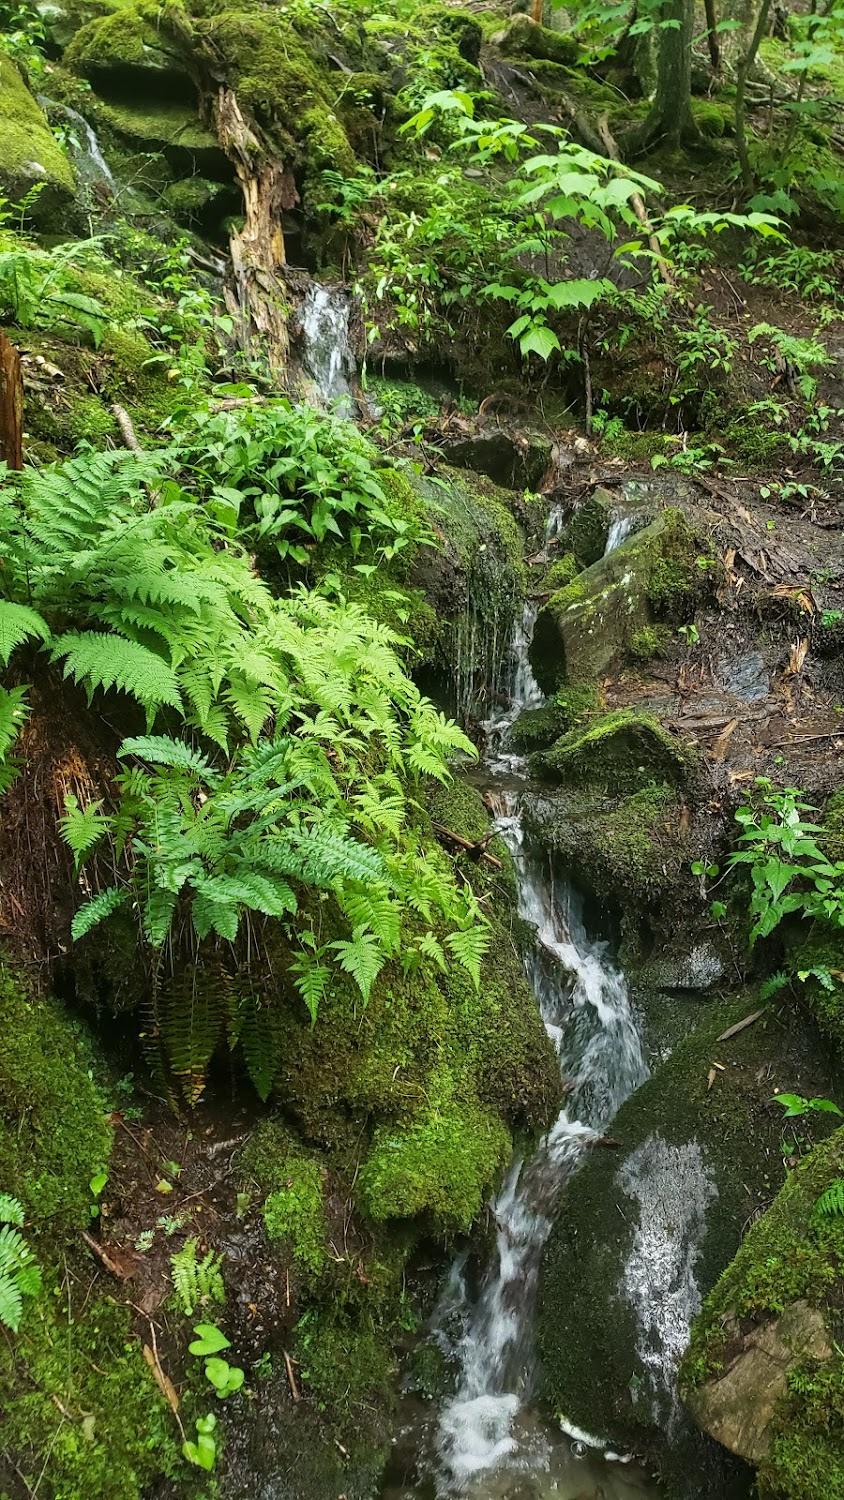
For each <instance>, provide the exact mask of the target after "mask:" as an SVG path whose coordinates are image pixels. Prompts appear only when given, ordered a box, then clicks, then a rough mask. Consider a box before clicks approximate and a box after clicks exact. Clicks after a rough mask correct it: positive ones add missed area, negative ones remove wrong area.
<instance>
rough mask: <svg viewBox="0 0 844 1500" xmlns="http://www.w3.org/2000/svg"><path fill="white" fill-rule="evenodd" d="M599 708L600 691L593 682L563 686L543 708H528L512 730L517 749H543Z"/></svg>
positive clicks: (511, 733)
mask: <svg viewBox="0 0 844 1500" xmlns="http://www.w3.org/2000/svg"><path fill="white" fill-rule="evenodd" d="M597 707H598V690H597V688H595V687H593V685H592V684H591V683H583V684H581V685H579V686H574V687H565V688H559V689H558V690H557V692H556V693H555V694H554V696H553V697H552V698H550V699H549V701H548V702H547V703H544V704H543V705H542V707H541V708H525V709H523V710H522V712H521V713H520V714H519V717H518V719H517V720H516V722H515V724H514V725H513V727H512V729H511V730H510V744H511V745H512V746H513V748H514V750H519V751H521V752H522V753H528V752H530V751H532V750H543V749H545V748H546V747H547V746H548V745H551V744H553V742H554V740H556V739H559V737H560V735H562V734H565V733H566V731H567V730H570V729H573V728H574V726H575V725H576V724H579V723H580V722H581V721H582V720H583V719H585V718H586V716H587V715H588V714H590V713H593V712H594V711H595V709H596V708H597Z"/></svg>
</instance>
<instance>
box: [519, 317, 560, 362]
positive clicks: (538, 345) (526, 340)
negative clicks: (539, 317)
mask: <svg viewBox="0 0 844 1500" xmlns="http://www.w3.org/2000/svg"><path fill="white" fill-rule="evenodd" d="M519 348H520V349H521V351H522V354H523V355H525V356H527V355H528V354H538V355H539V358H540V359H550V357H551V355H552V354H553V353H554V351H555V349H559V348H560V340H559V339H558V338H557V335H556V333H554V332H553V330H552V329H550V328H547V327H545V326H544V325H541V324H540V325H536V326H534V327H533V328H531V329H530V330H529V331H528V332H527V333H525V334H523V335H522V337H521V338H520V339H519Z"/></svg>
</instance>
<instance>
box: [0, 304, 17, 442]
mask: <svg viewBox="0 0 844 1500" xmlns="http://www.w3.org/2000/svg"><path fill="white" fill-rule="evenodd" d="M0 461H2V462H3V463H5V464H8V466H9V468H10V469H22V468H23V376H22V374H21V359H20V355H19V354H18V351H17V349H16V348H15V347H14V345H13V344H10V342H9V340H8V339H7V337H6V335H5V333H0Z"/></svg>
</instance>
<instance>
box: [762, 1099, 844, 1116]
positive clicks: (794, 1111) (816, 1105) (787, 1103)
mask: <svg viewBox="0 0 844 1500" xmlns="http://www.w3.org/2000/svg"><path fill="white" fill-rule="evenodd" d="M773 1103H774V1104H781V1105H782V1107H783V1109H784V1110H785V1114H784V1116H783V1118H784V1119H786V1120H791V1119H795V1118H796V1117H797V1116H799V1115H810V1114H827V1115H841V1116H842V1118H844V1114H842V1111H841V1110H840V1109H839V1108H838V1105H837V1104H835V1103H834V1102H833V1100H832V1099H820V1098H815V1099H804V1097H803V1095H802V1094H774V1096H773Z"/></svg>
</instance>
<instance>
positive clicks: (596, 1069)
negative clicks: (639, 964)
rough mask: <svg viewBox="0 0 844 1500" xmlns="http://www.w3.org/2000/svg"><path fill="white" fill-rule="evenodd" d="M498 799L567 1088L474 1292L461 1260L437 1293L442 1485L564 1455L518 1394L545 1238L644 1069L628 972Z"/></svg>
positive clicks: (522, 1164)
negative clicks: (570, 1184)
mask: <svg viewBox="0 0 844 1500" xmlns="http://www.w3.org/2000/svg"><path fill="white" fill-rule="evenodd" d="M497 802H498V807H499V813H498V816H497V818H496V827H497V829H498V831H499V833H500V834H501V836H502V837H503V838H504V839H505V841H506V843H507V844H508V847H509V848H510V851H511V853H512V855H513V859H514V862H515V866H516V871H517V876H518V889H519V915H520V916H521V917H523V918H524V919H525V920H526V921H528V922H530V923H532V924H533V925H534V926H535V928H536V934H537V936H536V944H535V947H534V951H533V953H532V954H531V956H530V958H529V961H528V965H527V968H528V975H529V978H530V980H531V982H532V984H533V987H534V990H535V993H536V996H537V999H538V1002H539V1005H540V1009H541V1013H542V1018H543V1021H544V1022H545V1027H546V1030H547V1032H548V1035H549V1037H550V1038H551V1040H552V1041H553V1043H554V1045H555V1048H556V1049H557V1052H558V1055H559V1058H560V1068H561V1071H562V1073H563V1076H564V1078H565V1079H566V1081H567V1083H568V1084H569V1087H570V1090H571V1092H570V1094H569V1100H568V1102H567V1105H566V1108H565V1109H563V1110H562V1112H561V1113H560V1115H559V1117H558V1119H557V1120H556V1121H555V1123H554V1125H553V1126H552V1128H551V1129H550V1131H549V1132H548V1134H547V1135H546V1136H545V1137H544V1138H543V1140H542V1141H540V1143H539V1146H538V1147H537V1149H536V1151H535V1153H534V1155H533V1156H532V1157H530V1158H529V1159H528V1160H520V1159H517V1160H516V1161H514V1162H513V1164H512V1166H511V1168H510V1171H509V1173H508V1176H507V1178H506V1181H505V1182H504V1185H503V1187H502V1189H501V1191H500V1192H499V1194H498V1196H497V1198H496V1199H495V1202H494V1203H493V1205H492V1216H493V1220H494V1222H495V1224H496V1226H497V1234H496V1252H495V1256H494V1258H493V1261H492V1263H491V1265H490V1266H489V1267H488V1270H487V1273H486V1276H485V1278H484V1280H483V1283H482V1286H481V1289H480V1292H479V1293H478V1295H477V1296H476V1297H475V1298H474V1299H473V1298H472V1296H471V1295H470V1293H469V1291H468V1289H467V1285H466V1279H465V1267H464V1265H463V1263H462V1261H460V1260H458V1262H457V1263H456V1264H455V1266H454V1267H453V1268H452V1273H451V1276H450V1278H449V1280H448V1282H447V1284H446V1287H445V1290H444V1292H443V1294H442V1297H441V1300H440V1304H439V1307H438V1310H437V1314H436V1317H435V1328H436V1332H435V1337H436V1338H437V1341H438V1343H439V1345H440V1347H441V1348H442V1349H443V1351H444V1352H445V1353H446V1354H447V1355H449V1356H450V1357H451V1358H452V1359H454V1360H455V1361H456V1362H457V1364H458V1366H459V1369H460V1378H459V1386H458V1390H457V1393H456V1395H455V1396H454V1397H453V1398H452V1399H451V1400H450V1401H449V1402H448V1403H447V1404H446V1405H445V1406H444V1407H443V1409H442V1411H441V1413H440V1417H439V1431H438V1435H437V1441H436V1449H437V1467H438V1488H439V1491H440V1493H441V1494H477V1495H480V1494H481V1493H484V1494H486V1493H488V1489H487V1487H486V1486H487V1484H488V1481H489V1477H490V1475H491V1474H500V1473H501V1472H502V1471H503V1472H507V1471H509V1472H510V1474H511V1476H512V1473H513V1471H524V1470H526V1469H530V1470H531V1471H533V1472H536V1471H537V1470H546V1471H547V1470H549V1469H551V1468H554V1467H555V1466H556V1463H558V1462H559V1455H555V1454H554V1436H553V1435H552V1434H550V1433H549V1432H547V1431H545V1430H543V1428H542V1427H541V1425H540V1424H538V1423H537V1422H536V1419H535V1416H533V1417H532V1414H531V1412H530V1410H529V1407H528V1406H527V1405H526V1402H527V1401H528V1399H529V1397H530V1394H531V1385H532V1379H533V1356H532V1349H531V1335H532V1312H533V1304H534V1298H535V1292H536V1282H537V1276H538V1272H539V1261H540V1256H541V1251H542V1247H543V1245H544V1243H545V1240H546V1238H547V1235H548V1232H549V1230H550V1227H551V1214H552V1210H553V1205H554V1202H555V1199H556V1197H557V1194H558V1192H559V1190H560V1187H561V1185H562V1183H563V1182H564V1181H565V1179H566V1177H567V1176H568V1175H569V1174H570V1173H571V1172H572V1171H573V1170H574V1167H575V1166H576V1164H577V1161H578V1159H579V1157H580V1154H581V1152H582V1151H583V1149H584V1147H585V1146H586V1145H587V1144H588V1143H589V1141H591V1140H594V1139H595V1138H596V1136H597V1135H599V1134H600V1133H601V1131H602V1130H603V1128H604V1127H605V1126H606V1124H607V1123H608V1121H609V1120H610V1119H611V1118H612V1116H613V1114H614V1113H615V1112H616V1110H617V1109H618V1107H619V1105H620V1104H621V1103H622V1102H623V1101H624V1099H626V1098H627V1096H628V1094H630V1093H631V1092H632V1090H633V1089H634V1088H637V1087H638V1085H639V1084H640V1083H642V1082H643V1081H644V1079H645V1077H646V1076H647V1068H646V1065H645V1062H644V1058H643V1055H642V1047H641V1042H640V1038H639V1035H638V1032H637V1030H636V1025H635V1022H634V1019H633V1015H632V1011H631V1007H630V1001H629V997H628V994H627V986H626V984H625V981H624V978H623V976H622V975H621V974H620V973H619V972H618V971H617V970H616V969H614V968H613V967H612V966H611V965H610V964H609V963H608V962H607V960H606V958H605V957H604V954H603V951H602V947H601V945H600V944H595V943H593V942H591V941H590V940H589V938H588V937H587V935H586V933H585V931H584V928H583V925H582V922H581V919H580V915H579V911H578V906H577V902H576V900H575V898H574V897H573V895H572V893H571V892H570V891H569V890H568V889H565V888H564V889H562V890H561V889H556V890H555V889H554V888H553V886H552V884H551V883H550V881H549V880H548V878H547V877H546V876H545V874H544V873H543V871H542V869H541V867H540V866H539V865H538V864H537V863H536V862H535V861H534V860H533V859H532V858H531V855H530V852H529V851H528V850H527V849H526V846H525V840H524V833H523V829H522V823H521V818H520V816H519V813H518V810H517V805H516V803H515V800H514V799H513V796H512V794H508V793H503V792H502V793H498V794H497ZM455 1328H456V1329H457V1330H458V1333H457V1335H456V1336H455V1335H454V1334H453V1333H452V1330H453V1329H455ZM559 1441H560V1440H559V1438H558V1442H559ZM566 1451H568V1450H567V1446H566Z"/></svg>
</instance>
